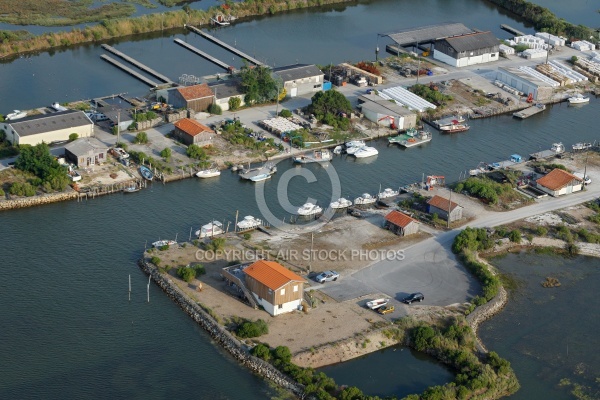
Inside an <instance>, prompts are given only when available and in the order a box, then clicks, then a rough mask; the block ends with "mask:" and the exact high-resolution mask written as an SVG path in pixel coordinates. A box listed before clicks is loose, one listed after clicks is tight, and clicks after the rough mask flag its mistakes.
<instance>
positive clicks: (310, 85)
mask: <svg viewBox="0 0 600 400" xmlns="http://www.w3.org/2000/svg"><path fill="white" fill-rule="evenodd" d="M273 73H275V74H276V75H277V76H279V77H280V78H281V80H282V81H283V87H284V88H285V90H286V93H287V96H288V97H296V96H302V95H304V94H311V93H314V92H319V91H321V90H323V80H324V76H325V75H324V74H323V72H322V71H321V70H320V69H319V68H317V66H316V65H314V64H295V65H288V66H286V67H278V68H273Z"/></svg>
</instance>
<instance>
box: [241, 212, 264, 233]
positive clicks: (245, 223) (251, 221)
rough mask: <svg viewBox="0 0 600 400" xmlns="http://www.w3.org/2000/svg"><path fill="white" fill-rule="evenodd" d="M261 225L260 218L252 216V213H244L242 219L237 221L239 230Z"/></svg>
mask: <svg viewBox="0 0 600 400" xmlns="http://www.w3.org/2000/svg"><path fill="white" fill-rule="evenodd" d="M261 225H262V220H261V219H259V218H254V217H253V216H252V215H246V216H245V217H244V219H243V220H241V221H240V222H238V223H237V228H238V229H239V230H248V229H255V228H258V227H259V226H261Z"/></svg>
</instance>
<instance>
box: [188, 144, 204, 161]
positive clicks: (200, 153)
mask: <svg viewBox="0 0 600 400" xmlns="http://www.w3.org/2000/svg"><path fill="white" fill-rule="evenodd" d="M186 154H187V156H188V157H190V158H193V159H194V160H206V159H208V156H207V155H206V151H204V149H203V148H202V147H200V146H198V145H197V144H190V145H189V146H188V148H187V150H186Z"/></svg>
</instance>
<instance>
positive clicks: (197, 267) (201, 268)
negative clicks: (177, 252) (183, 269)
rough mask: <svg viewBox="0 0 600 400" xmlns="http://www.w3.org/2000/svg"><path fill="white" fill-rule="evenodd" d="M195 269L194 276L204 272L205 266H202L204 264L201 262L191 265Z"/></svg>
mask: <svg viewBox="0 0 600 400" xmlns="http://www.w3.org/2000/svg"><path fill="white" fill-rule="evenodd" d="M193 268H194V269H195V270H196V276H201V275H204V274H206V268H204V265H202V264H196V265H194V267H193Z"/></svg>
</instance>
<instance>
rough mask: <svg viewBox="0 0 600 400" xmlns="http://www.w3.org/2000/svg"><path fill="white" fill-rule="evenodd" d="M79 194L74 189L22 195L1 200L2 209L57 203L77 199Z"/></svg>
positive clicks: (0, 206)
mask: <svg viewBox="0 0 600 400" xmlns="http://www.w3.org/2000/svg"><path fill="white" fill-rule="evenodd" d="M77 196H78V194H77V192H75V191H74V190H68V191H67V192H62V193H51V194H43V195H39V196H32V197H20V198H18V199H10V200H0V211H4V210H12V209H15V208H25V207H32V206H39V205H42V204H50V203H55V202H57V201H65V200H75V199H76V198H77Z"/></svg>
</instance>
